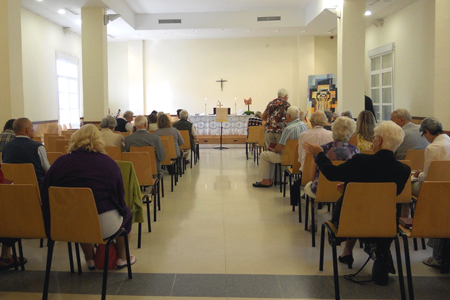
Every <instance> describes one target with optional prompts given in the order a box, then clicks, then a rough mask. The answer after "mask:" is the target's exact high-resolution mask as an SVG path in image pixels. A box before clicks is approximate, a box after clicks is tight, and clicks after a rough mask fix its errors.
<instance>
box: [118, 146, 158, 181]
mask: <svg viewBox="0 0 450 300" xmlns="http://www.w3.org/2000/svg"><path fill="white" fill-rule="evenodd" d="M122 160H124V161H130V162H131V163H133V167H134V171H135V172H136V177H137V178H138V181H139V185H140V186H150V185H153V172H152V165H151V162H150V154H149V153H148V152H123V153H122Z"/></svg>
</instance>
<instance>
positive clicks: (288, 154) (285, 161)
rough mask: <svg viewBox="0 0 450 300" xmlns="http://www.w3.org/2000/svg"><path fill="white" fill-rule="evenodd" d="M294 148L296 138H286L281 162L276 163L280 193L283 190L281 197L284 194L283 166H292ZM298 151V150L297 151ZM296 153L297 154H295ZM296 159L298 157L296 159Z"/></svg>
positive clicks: (296, 141)
mask: <svg viewBox="0 0 450 300" xmlns="http://www.w3.org/2000/svg"><path fill="white" fill-rule="evenodd" d="M295 149H298V140H297V139H295V140H288V141H287V143H286V146H285V147H284V151H283V154H282V156H281V163H280V164H277V165H278V167H279V170H278V178H279V179H280V193H281V192H282V191H283V190H284V193H283V197H285V195H286V176H284V181H283V180H282V178H281V174H282V173H284V172H282V170H281V169H282V168H283V167H292V166H293V165H294V161H295ZM297 153H298V151H297ZM297 155H298V154H297ZM297 160H298V159H297Z"/></svg>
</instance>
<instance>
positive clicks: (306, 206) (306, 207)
mask: <svg viewBox="0 0 450 300" xmlns="http://www.w3.org/2000/svg"><path fill="white" fill-rule="evenodd" d="M305 201H306V204H305V231H307V230H308V221H309V216H308V210H309V202H310V198H309V196H308V195H306V194H305Z"/></svg>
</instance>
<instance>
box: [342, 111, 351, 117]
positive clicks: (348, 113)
mask: <svg viewBox="0 0 450 300" xmlns="http://www.w3.org/2000/svg"><path fill="white" fill-rule="evenodd" d="M341 117H349V118H353V116H352V113H351V111H349V110H346V111H344V112H343V113H341Z"/></svg>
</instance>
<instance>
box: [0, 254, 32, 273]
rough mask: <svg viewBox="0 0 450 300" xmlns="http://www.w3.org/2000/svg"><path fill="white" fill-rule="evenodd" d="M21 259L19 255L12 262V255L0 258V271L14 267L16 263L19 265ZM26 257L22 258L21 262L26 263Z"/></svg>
mask: <svg viewBox="0 0 450 300" xmlns="http://www.w3.org/2000/svg"><path fill="white" fill-rule="evenodd" d="M21 261H22V258H21V257H19V256H18V257H17V260H16V262H14V258H13V257H9V258H0V271H6V270H9V269H11V268H14V267H15V266H16V263H17V265H18V266H20V262H21ZM27 261H28V260H27V259H26V258H25V257H24V258H23V264H26V263H27Z"/></svg>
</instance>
